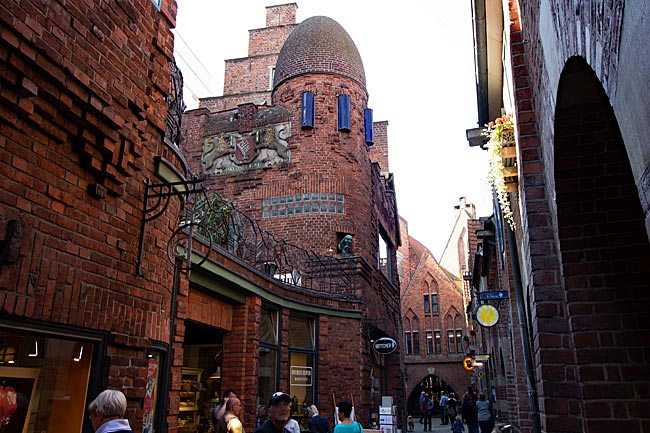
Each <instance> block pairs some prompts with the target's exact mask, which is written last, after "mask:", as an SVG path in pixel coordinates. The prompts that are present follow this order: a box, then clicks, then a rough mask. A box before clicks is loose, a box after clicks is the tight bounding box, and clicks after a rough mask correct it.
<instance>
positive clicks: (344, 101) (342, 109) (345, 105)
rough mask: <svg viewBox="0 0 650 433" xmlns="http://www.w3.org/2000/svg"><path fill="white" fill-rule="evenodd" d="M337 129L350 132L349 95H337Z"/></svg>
mask: <svg viewBox="0 0 650 433" xmlns="http://www.w3.org/2000/svg"><path fill="white" fill-rule="evenodd" d="M338 102H339V131H345V132H350V96H348V95H339V97H338Z"/></svg>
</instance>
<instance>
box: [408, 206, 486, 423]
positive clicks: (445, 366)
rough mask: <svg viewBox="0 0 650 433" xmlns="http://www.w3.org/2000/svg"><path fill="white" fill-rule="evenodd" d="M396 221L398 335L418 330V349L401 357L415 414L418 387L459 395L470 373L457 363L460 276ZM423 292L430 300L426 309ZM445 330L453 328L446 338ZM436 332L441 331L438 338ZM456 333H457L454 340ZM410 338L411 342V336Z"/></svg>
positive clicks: (436, 395)
mask: <svg viewBox="0 0 650 433" xmlns="http://www.w3.org/2000/svg"><path fill="white" fill-rule="evenodd" d="M463 212H465V211H464V210H463ZM465 216H467V214H465ZM401 222H402V224H401V227H402V237H403V238H404V239H405V241H404V242H403V243H402V246H401V247H400V250H399V251H400V258H401V261H402V264H403V266H401V267H400V283H401V284H400V296H401V300H402V304H401V309H402V322H403V328H404V334H403V335H402V336H401V338H402V341H403V343H402V347H405V345H406V344H407V343H406V341H405V339H407V338H409V337H410V338H412V339H414V340H415V337H414V336H413V332H417V333H418V334H417V335H418V338H417V346H418V347H419V353H415V350H414V349H413V350H412V351H411V353H410V354H407V355H406V357H405V362H406V371H407V389H406V392H407V394H406V395H407V398H408V408H409V411H410V412H411V413H412V414H413V415H416V414H419V406H418V398H419V396H420V392H421V391H426V392H427V393H429V394H430V395H431V396H432V398H433V400H434V401H439V399H440V396H441V394H440V393H441V391H445V392H447V393H450V392H454V393H455V394H456V395H457V396H459V397H460V396H462V395H463V393H464V392H465V391H466V390H467V387H468V386H469V385H471V384H472V383H473V381H472V376H471V374H470V373H468V372H467V371H465V370H464V369H463V367H462V360H463V358H464V357H465V353H466V351H467V349H468V348H469V340H468V337H469V335H468V327H467V318H466V315H465V297H464V294H463V290H464V289H463V283H462V280H460V279H459V278H457V277H455V276H454V275H453V274H452V273H451V272H449V271H447V270H446V269H444V268H443V267H442V266H441V265H440V264H439V263H438V261H437V260H436V259H435V257H433V254H431V252H430V251H429V250H428V249H427V248H426V247H425V246H424V245H422V244H421V243H420V242H418V241H417V240H416V239H414V238H412V237H410V236H408V232H407V229H406V227H408V225H407V223H406V221H404V220H403V219H402V221H401ZM457 223H458V224H457V225H460V226H467V219H466V218H463V219H462V220H461V221H457ZM459 233H467V230H464V231H463V230H459ZM456 244H457V242H454V245H456ZM425 296H426V297H428V302H429V306H428V308H426V309H425V299H426V298H425ZM432 296H435V297H436V298H435V299H436V300H437V303H436V304H435V306H433V305H431V299H432V298H431V297H432ZM448 331H452V332H453V336H452V338H451V339H449V337H448ZM457 331H460V336H457V335H456V334H457ZM427 332H430V333H431V338H432V339H431V340H429V339H428V338H427ZM408 333H410V335H409V334H408ZM436 333H438V335H439V336H440V340H439V341H437V342H436V341H435V340H436V339H435V335H436ZM456 337H459V340H458V342H457V341H456ZM428 340H429V341H430V342H429V341H428ZM412 344H413V348H415V345H416V342H415V341H413V343H412ZM438 350H439V352H438Z"/></svg>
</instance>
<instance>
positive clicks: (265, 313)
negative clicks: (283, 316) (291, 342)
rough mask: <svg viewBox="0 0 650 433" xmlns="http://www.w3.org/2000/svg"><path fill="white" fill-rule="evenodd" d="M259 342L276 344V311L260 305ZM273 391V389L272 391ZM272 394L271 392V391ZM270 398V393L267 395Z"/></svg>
mask: <svg viewBox="0 0 650 433" xmlns="http://www.w3.org/2000/svg"><path fill="white" fill-rule="evenodd" d="M260 342H261V343H268V344H273V345H277V344H278V312H277V311H274V310H269V309H267V308H264V307H262V323H261V324H260ZM274 392H275V391H274ZM271 394H273V393H271ZM269 398H271V395H269Z"/></svg>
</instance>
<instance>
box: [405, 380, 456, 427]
mask: <svg viewBox="0 0 650 433" xmlns="http://www.w3.org/2000/svg"><path fill="white" fill-rule="evenodd" d="M422 391H424V392H426V393H427V394H429V395H430V396H431V399H432V400H433V401H434V403H435V409H434V415H439V414H440V407H439V406H438V402H439V401H440V396H441V394H440V393H441V392H442V391H445V392H446V393H447V394H449V393H450V392H454V393H456V392H455V391H454V389H453V388H452V387H451V386H450V385H449V384H448V383H447V382H445V381H444V380H443V379H442V378H440V377H439V376H436V375H435V374H430V375H428V376H426V377H424V378H423V379H422V380H420V382H418V384H417V385H416V386H415V387H414V388H413V391H411V393H410V394H409V396H408V399H407V410H408V413H409V414H410V415H413V418H415V419H416V422H417V420H419V419H420V402H419V400H420V394H421V393H422ZM456 394H457V393H456Z"/></svg>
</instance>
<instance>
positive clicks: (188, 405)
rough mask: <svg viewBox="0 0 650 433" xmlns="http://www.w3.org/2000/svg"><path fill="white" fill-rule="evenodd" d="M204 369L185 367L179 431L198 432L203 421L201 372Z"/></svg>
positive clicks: (184, 432)
mask: <svg viewBox="0 0 650 433" xmlns="http://www.w3.org/2000/svg"><path fill="white" fill-rule="evenodd" d="M202 372H203V370H200V369H195V368H184V369H183V371H182V376H181V394H180V398H181V402H180V406H179V409H178V411H179V415H178V426H179V429H178V431H179V433H196V432H197V431H198V429H199V423H200V421H201V391H203V389H204V388H203V385H202V384H201V373H202Z"/></svg>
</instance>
